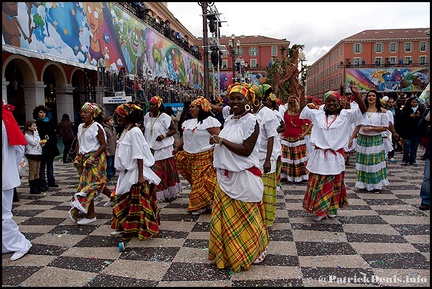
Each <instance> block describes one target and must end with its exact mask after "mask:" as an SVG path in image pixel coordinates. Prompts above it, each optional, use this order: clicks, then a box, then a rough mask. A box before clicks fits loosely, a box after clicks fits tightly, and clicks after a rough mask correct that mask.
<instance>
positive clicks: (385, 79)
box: [345, 67, 429, 92]
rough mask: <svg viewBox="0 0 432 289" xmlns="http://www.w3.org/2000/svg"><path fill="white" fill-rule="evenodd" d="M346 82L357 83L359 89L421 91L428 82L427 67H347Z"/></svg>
mask: <svg viewBox="0 0 432 289" xmlns="http://www.w3.org/2000/svg"><path fill="white" fill-rule="evenodd" d="M345 80H346V84H347V85H349V83H350V82H351V81H354V82H355V83H357V84H358V85H359V87H360V89H361V90H364V91H368V90H370V89H375V90H376V91H380V92H385V91H396V92H403V91H414V92H418V91H423V90H424V89H425V88H426V86H427V84H428V83H429V68H425V67H382V68H347V69H346V70H345Z"/></svg>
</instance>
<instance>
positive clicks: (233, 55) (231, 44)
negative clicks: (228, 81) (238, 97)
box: [228, 34, 241, 83]
mask: <svg viewBox="0 0 432 289" xmlns="http://www.w3.org/2000/svg"><path fill="white" fill-rule="evenodd" d="M234 38H235V36H234V34H233V35H231V39H230V40H229V41H228V46H229V47H230V54H231V62H232V72H233V83H234V82H235V81H236V77H235V65H236V64H237V65H239V66H240V65H241V63H240V59H239V58H236V57H237V56H238V55H239V53H240V40H237V44H236V46H237V51H236V50H235V47H234ZM239 76H241V67H240V70H239Z"/></svg>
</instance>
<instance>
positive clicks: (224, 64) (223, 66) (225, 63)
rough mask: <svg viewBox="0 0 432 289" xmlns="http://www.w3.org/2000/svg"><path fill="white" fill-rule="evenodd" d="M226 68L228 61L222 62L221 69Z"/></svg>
mask: <svg viewBox="0 0 432 289" xmlns="http://www.w3.org/2000/svg"><path fill="white" fill-rule="evenodd" d="M227 67H228V61H226V60H222V69H227Z"/></svg>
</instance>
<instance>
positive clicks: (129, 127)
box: [116, 123, 134, 147]
mask: <svg viewBox="0 0 432 289" xmlns="http://www.w3.org/2000/svg"><path fill="white" fill-rule="evenodd" d="M133 127H134V124H133V123H130V124H128V125H127V126H126V127H125V128H124V129H123V131H122V133H121V135H120V137H119V139H118V140H117V145H116V147H118V146H119V143H120V142H121V141H122V140H123V138H124V137H125V135H126V133H127V132H128V131H129V130H130V129H131V128H133Z"/></svg>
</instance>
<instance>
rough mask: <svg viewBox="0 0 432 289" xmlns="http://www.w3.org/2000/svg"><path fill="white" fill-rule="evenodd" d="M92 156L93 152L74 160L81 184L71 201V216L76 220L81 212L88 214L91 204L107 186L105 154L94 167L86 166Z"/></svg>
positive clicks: (98, 158)
mask: <svg viewBox="0 0 432 289" xmlns="http://www.w3.org/2000/svg"><path fill="white" fill-rule="evenodd" d="M92 155H93V152H91V153H88V154H86V155H83V156H78V157H77V158H75V160H74V166H75V168H76V169H77V171H78V174H79V183H78V187H77V193H75V194H74V196H73V197H72V200H71V201H70V205H71V207H72V209H71V211H70V214H71V215H72V216H73V217H75V218H76V217H77V215H78V212H79V211H81V212H83V213H84V214H87V212H88V208H89V205H90V203H91V202H92V201H93V199H94V197H95V196H97V195H98V194H99V192H101V191H102V190H103V188H104V187H105V184H106V168H107V162H106V157H105V153H102V154H101V155H100V156H99V157H97V158H96V159H95V160H94V163H93V165H92V166H86V165H85V164H84V163H85V162H86V161H87V159H88V158H89V157H91V156H92Z"/></svg>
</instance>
